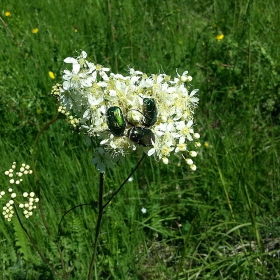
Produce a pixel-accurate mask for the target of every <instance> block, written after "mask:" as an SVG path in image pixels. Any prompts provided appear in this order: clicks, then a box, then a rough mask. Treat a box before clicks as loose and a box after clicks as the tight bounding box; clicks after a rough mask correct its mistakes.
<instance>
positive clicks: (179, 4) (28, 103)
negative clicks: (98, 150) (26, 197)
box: [0, 0, 280, 280]
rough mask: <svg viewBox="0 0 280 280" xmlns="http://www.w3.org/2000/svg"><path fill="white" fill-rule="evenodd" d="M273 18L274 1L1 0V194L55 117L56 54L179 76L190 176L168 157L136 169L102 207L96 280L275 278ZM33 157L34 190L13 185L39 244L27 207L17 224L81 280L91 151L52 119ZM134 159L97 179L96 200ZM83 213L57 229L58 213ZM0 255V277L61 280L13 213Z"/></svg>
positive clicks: (278, 215)
mask: <svg viewBox="0 0 280 280" xmlns="http://www.w3.org/2000/svg"><path fill="white" fill-rule="evenodd" d="M279 10H280V1H279V0H271V1H261V0H248V1H247V0H246V1H245V0H235V1H234V0H213V1H210V0H192V1H190V0H177V1H175V0H167V1H152V0H123V1H121V0H119V1H117V0H104V1H102V0H79V1H74V0H68V1H66V0H39V1H32V0H31V1H16V0H0V12H1V18H0V20H1V21H0V50H1V51H0V155H1V156H0V159H1V160H0V190H6V189H7V188H8V186H9V183H8V180H7V177H6V176H5V175H4V171H5V170H8V169H9V168H10V167H11V164H12V162H13V161H16V162H17V163H18V164H21V163H23V162H25V163H27V164H31V162H32V156H31V152H32V149H33V144H34V140H35V138H36V135H37V134H38V132H39V130H40V129H41V128H42V127H43V126H44V124H46V123H47V122H48V121H50V120H51V119H52V118H53V117H54V115H55V112H56V101H55V99H54V98H53V97H52V96H51V95H50V92H51V88H52V85H54V84H55V83H59V82H61V76H62V71H63V70H64V69H65V68H66V64H65V63H64V62H63V59H64V58H66V57H68V56H76V55H77V54H78V53H79V52H80V50H85V51H86V52H87V53H88V59H89V60H90V61H92V62H95V63H99V64H102V65H104V66H105V67H110V68H111V69H112V71H114V72H119V73H122V74H126V73H127V70H128V69H129V67H134V68H135V69H136V70H141V71H143V72H145V73H147V74H152V73H159V72H165V73H167V74H170V75H172V76H176V75H177V74H176V69H177V71H178V73H182V72H183V71H185V70H188V71H189V74H190V75H191V76H192V77H193V81H192V85H193V88H199V98H200V103H199V107H198V109H197V111H196V130H197V131H198V132H199V133H200V135H201V138H200V141H201V144H202V146H201V148H200V149H199V154H198V156H197V158H196V159H195V164H196V165H197V171H196V172H192V171H190V169H189V168H188V166H187V165H186V164H185V163H184V160H183V159H182V158H180V157H176V156H173V157H172V158H171V159H170V163H169V164H168V165H164V164H162V163H161V162H156V161H155V160H153V159H150V158H146V159H145V160H144V162H143V163H142V164H141V166H140V168H139V169H138V170H137V172H136V173H135V174H134V175H133V180H132V181H130V182H128V183H127V184H126V185H125V187H124V188H123V189H122V191H121V192H120V193H119V194H118V195H117V197H116V198H114V200H113V201H112V202H111V203H110V205H109V207H108V208H107V210H106V213H105V215H104V219H103V223H102V228H101V235H100V240H99V247H98V258H97V262H96V266H95V268H94V279H137V280H138V279H141V280H148V279H149V280H150V279H176V280H179V279H180V280H182V279H210V280H213V279H279V278H280V251H279V250H280V169H279V161H280V157H279V153H280V128H279V125H280V102H279V100H280V98H279V97H280V91H279V90H280V76H279V67H280V61H279V57H280V32H279V26H280V13H279ZM6 12H10V14H8V13H6ZM220 35H224V37H223V36H220ZM217 36H219V37H217ZM222 37H223V38H222ZM218 39H220V40H218ZM50 71H51V72H53V73H54V74H55V79H52V78H51V77H50V76H49V72H50ZM36 151H37V154H36V171H37V174H38V179H39V180H38V181H36V180H35V176H29V178H28V180H27V181H25V183H23V184H22V185H21V186H22V188H23V189H24V190H29V191H31V190H35V189H36V188H37V187H38V184H39V185H40V186H41V201H42V208H43V210H44V213H45V218H46V222H47V224H48V229H49V230H50V234H48V233H47V231H46V229H45V227H44V226H43V224H42V222H41V220H40V216H39V211H35V214H34V215H33V216H32V217H30V218H29V219H28V220H27V219H24V218H23V221H24V224H25V226H26V227H27V228H28V230H29V232H30V234H31V236H32V237H33V239H34V240H35V242H36V244H37V246H38V247H39V249H40V250H41V252H42V254H43V255H44V256H45V257H46V259H47V260H48V262H49V263H51V265H52V266H53V267H54V268H55V269H56V270H57V271H59V272H61V273H62V270H63V267H62V266H63V265H64V272H65V273H66V274H65V275H64V278H63V279H86V277H87V272H88V267H89V262H90V258H91V255H92V251H93V248H92V244H93V241H94V233H95V223H96V219H97V206H96V205H95V203H94V202H95V201H96V200H97V197H98V181H99V176H98V173H97V172H96V170H95V169H94V166H92V165H91V163H90V161H91V158H92V151H91V149H89V148H88V147H87V146H86V145H85V143H84V140H83V137H82V136H81V135H77V134H74V133H73V132H72V131H71V129H70V127H69V125H68V124H67V123H66V121H65V119H63V117H61V118H60V119H59V120H58V121H56V122H55V123H53V124H52V125H51V126H50V128H48V129H47V130H46V131H45V132H44V133H43V134H42V135H41V137H40V139H39V142H38V146H37V149H36ZM140 158H141V154H135V155H131V156H130V157H128V158H127V159H126V164H125V165H124V166H122V167H119V168H116V169H114V170H112V171H110V172H108V173H106V178H105V194H104V196H105V197H104V199H105V200H106V198H108V197H109V196H110V194H111V193H112V192H113V191H114V190H116V189H117V187H118V186H119V185H120V184H121V183H122V181H123V180H124V179H125V178H126V177H127V176H128V174H129V173H130V171H131V170H132V168H133V167H134V166H135V165H136V164H137V162H138V160H139V159H140ZM0 203H1V207H2V206H4V205H5V203H6V201H5V199H0ZM90 203H92V207H90V206H88V205H87V206H83V207H79V208H76V209H75V210H73V211H71V212H70V213H69V214H67V215H66V216H65V218H64V219H63V221H62V223H61V228H60V230H58V223H59V221H60V219H61V217H62V216H63V214H64V213H65V212H66V211H67V210H68V209H70V208H72V207H74V206H75V205H79V204H90ZM141 208H146V209H147V212H146V213H145V214H144V213H142V212H141ZM0 248H1V249H0V251H1V252H0V276H1V279H4V280H6V279H31V280H33V279H45V280H46V279H48V280H49V279H62V277H59V276H57V275H55V274H54V273H53V270H52V269H51V268H50V267H49V266H48V265H47V264H46V263H45V262H43V261H42V260H41V258H40V257H39V255H38V254H37V253H36V252H35V250H34V248H33V247H32V246H31V245H30V243H29V241H28V239H27V237H26V235H25V233H24V231H23V230H22V229H21V227H20V225H19V222H18V221H17V219H16V217H14V218H13V220H12V221H11V222H7V221H6V220H5V219H4V217H3V216H2V215H1V218H0ZM57 248H60V250H58V249H57ZM60 256H62V259H63V262H61V259H60Z"/></svg>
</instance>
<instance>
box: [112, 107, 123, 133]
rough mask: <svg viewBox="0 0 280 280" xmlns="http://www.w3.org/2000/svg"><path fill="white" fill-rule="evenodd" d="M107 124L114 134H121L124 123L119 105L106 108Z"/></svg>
mask: <svg viewBox="0 0 280 280" xmlns="http://www.w3.org/2000/svg"><path fill="white" fill-rule="evenodd" d="M107 125H108V127H109V129H110V131H111V132H112V133H113V134H114V135H116V136H122V135H123V133H124V130H125V127H126V123H125V120H124V117H123V113H122V110H121V108H120V107H117V106H113V107H110V108H109V109H108V110H107Z"/></svg>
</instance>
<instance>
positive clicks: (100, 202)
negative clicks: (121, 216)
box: [88, 172, 104, 280]
mask: <svg viewBox="0 0 280 280" xmlns="http://www.w3.org/2000/svg"><path fill="white" fill-rule="evenodd" d="M103 185H104V173H103V172H100V177H99V196H98V217H97V223H96V229H95V240H94V247H93V254H92V258H91V262H90V266H89V273H88V280H91V279H92V270H93V266H94V262H95V258H96V252H97V242H98V237H99V233H100V226H101V220H102V216H103Z"/></svg>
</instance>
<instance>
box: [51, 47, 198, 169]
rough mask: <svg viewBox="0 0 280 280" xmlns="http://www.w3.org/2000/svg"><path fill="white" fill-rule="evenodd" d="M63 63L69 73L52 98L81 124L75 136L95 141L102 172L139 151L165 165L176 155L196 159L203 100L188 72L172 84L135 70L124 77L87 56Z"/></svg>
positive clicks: (164, 77)
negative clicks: (199, 107)
mask: <svg viewBox="0 0 280 280" xmlns="http://www.w3.org/2000/svg"><path fill="white" fill-rule="evenodd" d="M64 62H66V63H67V64H68V65H70V69H66V70H64V75H63V84H62V85H59V84H56V85H55V86H54V87H53V90H52V94H53V95H54V96H55V97H56V98H57V99H58V101H59V102H60V104H61V106H62V107H61V108H63V109H62V110H63V112H64V113H65V114H66V115H67V114H69V115H70V116H72V117H73V119H77V120H79V122H75V126H76V131H79V132H80V133H83V134H86V135H87V136H88V137H89V138H90V139H91V140H90V142H91V143H93V144H94V146H95V148H96V149H95V156H94V159H93V164H95V165H96V167H97V169H98V170H99V171H100V172H104V171H105V169H106V167H108V166H112V165H113V163H115V162H118V161H119V160H120V159H121V158H123V157H124V156H125V155H127V154H129V153H130V152H132V151H135V150H142V151H144V152H145V153H146V154H147V155H148V156H154V157H155V158H156V160H161V161H162V162H163V163H165V164H168V163H169V157H170V155H171V154H172V153H182V154H184V153H186V154H187V155H186V157H185V158H187V156H188V154H189V153H190V152H191V154H192V155H191V156H192V157H193V156H194V151H193V150H194V149H195V148H197V147H198V146H199V145H198V144H197V143H198V142H196V141H195V140H196V139H198V138H199V134H198V133H196V132H195V131H194V111H195V108H196V107H197V105H198V101H199V99H198V98H197V97H196V96H195V94H196V93H197V91H198V90H197V89H194V90H191V85H190V84H189V83H190V82H191V81H192V77H191V76H189V75H188V72H187V71H184V72H183V73H182V74H179V73H178V72H177V70H176V73H177V76H176V77H175V78H173V79H172V78H171V77H170V76H169V75H166V74H164V73H163V74H156V75H151V76H148V75H147V74H145V73H143V72H141V71H137V70H134V69H132V68H131V69H129V71H128V72H129V75H127V76H123V75H121V74H115V73H112V72H110V69H109V68H105V67H103V66H102V65H99V64H94V63H92V62H90V61H88V60H87V53H86V52H85V51H82V52H81V54H80V55H79V56H78V57H77V58H73V57H67V58H66V59H65V60H64ZM77 128H78V129H77ZM188 165H189V166H190V168H191V169H192V170H194V169H195V168H194V165H193V164H192V165H190V164H188Z"/></svg>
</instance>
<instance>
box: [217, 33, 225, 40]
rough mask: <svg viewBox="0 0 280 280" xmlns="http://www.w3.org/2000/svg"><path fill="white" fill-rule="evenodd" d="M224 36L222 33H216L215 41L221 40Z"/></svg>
mask: <svg viewBox="0 0 280 280" xmlns="http://www.w3.org/2000/svg"><path fill="white" fill-rule="evenodd" d="M224 37H225V35H224V34H220V35H217V36H216V37H215V38H216V40H217V41H221V40H223V39H224Z"/></svg>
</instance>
